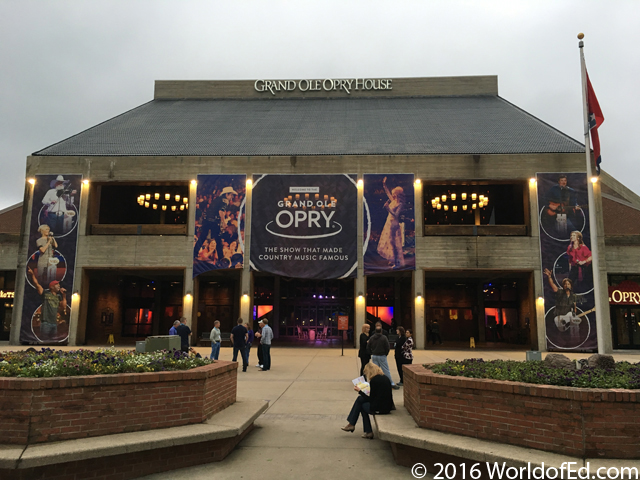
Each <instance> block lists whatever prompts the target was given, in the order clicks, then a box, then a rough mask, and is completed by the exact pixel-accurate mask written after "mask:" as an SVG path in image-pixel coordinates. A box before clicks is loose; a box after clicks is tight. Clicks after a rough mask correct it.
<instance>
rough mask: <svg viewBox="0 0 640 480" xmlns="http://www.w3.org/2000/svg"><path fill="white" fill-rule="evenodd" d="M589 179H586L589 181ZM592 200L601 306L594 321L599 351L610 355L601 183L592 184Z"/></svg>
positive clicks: (598, 299) (611, 346)
mask: <svg viewBox="0 0 640 480" xmlns="http://www.w3.org/2000/svg"><path fill="white" fill-rule="evenodd" d="M589 180H590V179H587V181H589ZM593 199H594V201H595V205H594V207H595V209H596V219H597V222H596V223H597V225H596V227H597V229H596V231H597V232H598V265H596V268H598V270H599V272H600V298H597V299H596V302H599V303H600V305H602V306H603V308H602V309H601V310H602V312H601V316H602V318H597V319H596V321H597V322H598V323H599V324H600V328H599V329H598V345H599V346H600V348H599V350H601V351H603V352H604V353H611V352H612V351H613V337H612V335H611V310H610V309H609V277H608V275H607V261H606V253H605V252H606V246H605V244H604V219H603V212H602V189H601V183H600V182H596V183H594V184H593Z"/></svg>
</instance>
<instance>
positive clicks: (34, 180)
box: [27, 178, 36, 185]
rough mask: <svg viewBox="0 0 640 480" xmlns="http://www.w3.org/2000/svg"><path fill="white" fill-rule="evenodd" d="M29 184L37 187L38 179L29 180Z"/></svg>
mask: <svg viewBox="0 0 640 480" xmlns="http://www.w3.org/2000/svg"><path fill="white" fill-rule="evenodd" d="M27 182H29V183H30V184H31V185H35V184H36V179H35V178H29V179H28V180H27Z"/></svg>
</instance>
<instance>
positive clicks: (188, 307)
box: [182, 179, 198, 345]
mask: <svg viewBox="0 0 640 480" xmlns="http://www.w3.org/2000/svg"><path fill="white" fill-rule="evenodd" d="M197 191H198V182H197V180H196V179H192V180H191V182H190V183H189V216H188V220H187V238H186V242H185V250H184V251H185V256H184V262H185V269H184V277H183V286H182V288H183V297H182V316H183V317H185V318H186V319H187V325H188V326H189V328H190V329H191V331H192V332H193V333H192V334H191V343H192V344H193V345H196V344H197V342H198V335H197V328H198V325H197V318H195V317H194V314H195V311H196V310H197V304H196V302H195V301H194V299H195V291H194V281H193V236H194V234H195V228H196V203H197V202H196V194H197Z"/></svg>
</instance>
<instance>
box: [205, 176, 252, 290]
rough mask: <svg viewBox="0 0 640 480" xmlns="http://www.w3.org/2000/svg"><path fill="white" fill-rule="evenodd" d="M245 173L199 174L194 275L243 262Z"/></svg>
mask: <svg viewBox="0 0 640 480" xmlns="http://www.w3.org/2000/svg"><path fill="white" fill-rule="evenodd" d="M246 185H247V176H246V175H198V188H197V190H196V220H195V222H196V225H195V230H194V231H195V238H194V244H193V276H194V278H195V277H196V276H197V275H200V274H201V273H204V272H207V271H210V270H221V269H227V268H242V267H243V266H244V202H245V194H246Z"/></svg>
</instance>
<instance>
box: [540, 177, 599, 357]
mask: <svg viewBox="0 0 640 480" xmlns="http://www.w3.org/2000/svg"><path fill="white" fill-rule="evenodd" d="M537 181H538V183H537V185H538V209H539V212H540V256H541V261H542V272H543V276H542V279H543V288H544V309H545V329H546V337H547V349H548V350H550V351H574V352H577V351H582V352H595V351H597V350H598V341H597V337H596V320H597V319H596V314H595V296H594V289H593V271H592V267H591V260H592V258H591V233H590V230H589V227H590V225H589V211H588V209H589V208H590V206H589V204H588V192H587V175H586V173H538V174H537Z"/></svg>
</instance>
